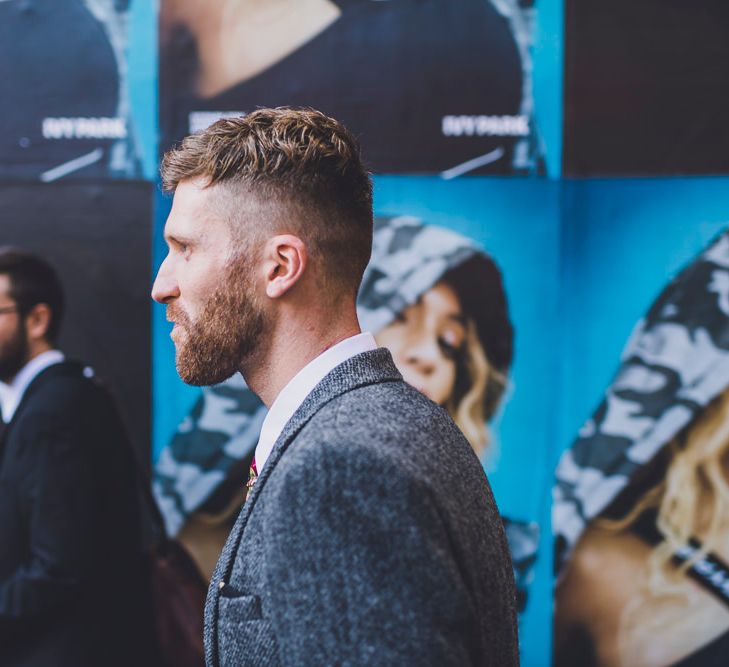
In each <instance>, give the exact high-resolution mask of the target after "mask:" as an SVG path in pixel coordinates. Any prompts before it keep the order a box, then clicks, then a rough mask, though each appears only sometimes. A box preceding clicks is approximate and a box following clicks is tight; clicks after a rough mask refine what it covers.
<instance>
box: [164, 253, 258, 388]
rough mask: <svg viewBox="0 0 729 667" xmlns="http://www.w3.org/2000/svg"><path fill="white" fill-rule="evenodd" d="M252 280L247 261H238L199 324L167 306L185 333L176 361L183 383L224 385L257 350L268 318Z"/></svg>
mask: <svg viewBox="0 0 729 667" xmlns="http://www.w3.org/2000/svg"><path fill="white" fill-rule="evenodd" d="M250 276H251V271H250V270H248V262H246V261H245V260H241V259H239V260H237V261H236V263H235V264H234V265H233V266H232V268H231V269H230V271H228V273H227V274H226V276H225V277H224V279H223V282H222V284H221V285H219V286H218V288H217V289H216V290H215V292H214V293H213V295H212V297H211V298H210V300H209V301H208V302H207V303H206V304H205V307H204V308H203V310H202V312H201V313H200V315H199V316H198V317H197V318H196V320H195V322H193V321H192V320H190V318H189V317H188V315H187V314H186V313H185V312H183V311H182V310H178V309H176V308H175V305H174V304H172V305H170V306H168V308H167V317H168V319H170V320H172V321H174V322H176V323H177V324H178V325H179V326H180V328H181V334H180V338H179V339H178V340H176V341H175V345H176V352H177V354H176V359H175V362H176V365H177V372H178V374H179V375H180V377H181V378H182V380H183V382H185V383H187V384H192V385H196V386H208V385H213V384H218V383H219V382H223V381H225V380H227V379H228V378H229V377H230V376H231V375H233V374H234V373H236V372H237V371H238V370H239V369H240V367H241V365H243V364H244V363H245V361H246V359H248V358H250V357H251V356H252V355H253V354H254V352H255V351H256V350H257V349H258V348H259V346H260V344H261V334H262V333H263V331H264V329H265V325H266V318H265V314H264V312H263V309H262V308H261V307H260V305H259V304H258V299H257V295H256V294H255V291H254V290H253V288H252V286H251V283H250Z"/></svg>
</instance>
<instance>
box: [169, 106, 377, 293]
mask: <svg viewBox="0 0 729 667" xmlns="http://www.w3.org/2000/svg"><path fill="white" fill-rule="evenodd" d="M160 171H161V175H162V185H163V188H164V190H165V191H166V192H174V191H175V189H176V188H177V186H178V185H179V183H180V182H182V181H184V180H188V179H202V181H203V183H204V186H205V187H210V186H222V187H221V189H222V190H224V191H227V192H228V193H229V194H230V197H229V198H228V199H229V201H228V202H227V203H223V204H222V205H223V206H224V207H225V208H227V210H228V211H233V212H235V211H236V210H240V207H237V206H236V199H238V198H240V197H243V196H245V197H247V198H248V199H250V198H251V197H252V198H253V199H254V200H255V202H256V205H257V206H258V207H259V209H262V210H263V211H264V217H266V218H268V220H267V221H266V220H264V221H263V222H264V223H265V222H268V223H270V224H271V225H272V226H274V227H276V226H279V227H280V226H281V225H282V224H283V225H284V228H281V229H278V230H276V231H293V232H294V233H297V235H300V236H301V238H302V240H303V241H304V242H305V243H307V246H308V247H309V251H310V252H311V253H312V254H313V255H314V256H316V257H317V258H318V259H319V260H320V262H319V263H320V265H321V266H322V273H323V275H324V277H325V284H326V285H327V287H331V288H334V289H336V288H337V287H339V289H341V290H345V291H346V292H347V293H348V294H352V293H353V294H354V295H355V296H356V293H357V290H358V289H359V285H360V282H361V280H362V274H363V272H364V269H365V266H366V265H367V262H368V261H369V259H370V253H371V251H372V182H371V180H370V177H369V174H368V172H367V170H366V169H365V167H364V165H363V164H362V160H361V156H360V147H359V142H358V141H357V139H356V138H355V137H354V135H353V134H352V133H351V132H350V131H349V130H347V128H345V127H344V126H343V125H342V124H341V123H339V122H338V121H336V120H334V119H333V118H330V117H328V116H326V115H324V114H323V113H321V112H319V111H315V110H314V109H293V108H284V107H282V108H276V109H258V110H256V111H254V112H252V113H250V114H247V115H246V116H243V117H240V118H226V119H222V120H219V121H217V122H215V123H213V124H212V125H211V126H210V127H208V128H207V129H206V130H203V131H202V132H199V133H196V134H193V135H191V136H188V137H186V138H185V139H183V140H182V142H181V143H180V145H179V146H177V147H175V148H173V149H172V150H170V151H169V152H168V153H166V154H165V156H164V158H163V160H162V166H161V168H160ZM238 201H242V200H241V199H238ZM228 217H230V218H232V219H231V222H232V224H233V225H234V234H235V235H236V236H237V237H238V238H242V237H243V236H246V235H250V234H252V233H253V232H254V231H255V230H254V229H253V228H252V226H251V225H252V224H261V222H262V221H261V220H255V222H254V221H248V223H247V222H246V221H245V220H244V219H241V217H244V216H240V215H235V214H232V215H231V216H228ZM243 227H245V229H242V228H243ZM286 228H288V229H286ZM241 232H242V233H241Z"/></svg>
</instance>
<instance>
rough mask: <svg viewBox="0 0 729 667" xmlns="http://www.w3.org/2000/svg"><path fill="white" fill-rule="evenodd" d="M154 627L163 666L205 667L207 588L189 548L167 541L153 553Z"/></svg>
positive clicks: (151, 572) (151, 559) (154, 548)
mask: <svg viewBox="0 0 729 667" xmlns="http://www.w3.org/2000/svg"><path fill="white" fill-rule="evenodd" d="M149 567H150V576H151V580H152V582H151V583H152V605H153V609H152V611H153V614H154V626H155V635H156V638H157V643H158V646H159V651H160V654H161V657H162V660H163V664H164V665H167V666H169V667H204V665H205V653H204V650H203V611H204V607H205V596H206V594H207V585H206V583H205V581H204V580H203V578H202V576H201V575H200V572H199V571H198V569H197V566H196V565H195V563H194V562H193V560H192V558H191V557H190V555H189V554H188V553H187V551H186V550H185V548H184V547H183V546H182V545H181V544H180V543H179V542H177V541H176V540H172V539H164V540H162V541H161V542H159V543H158V544H157V545H155V546H154V547H153V548H152V550H151V552H150V559H149Z"/></svg>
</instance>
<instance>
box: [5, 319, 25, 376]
mask: <svg viewBox="0 0 729 667" xmlns="http://www.w3.org/2000/svg"><path fill="white" fill-rule="evenodd" d="M19 319H20V318H19ZM28 354H29V350H28V340H27V337H26V335H25V322H23V320H22V319H20V321H19V322H18V326H17V328H16V329H15V333H14V334H13V335H12V337H11V338H10V339H9V340H8V341H6V342H5V343H4V344H3V345H2V347H0V382H5V383H6V384H9V383H10V382H12V380H13V378H14V377H15V376H16V375H17V374H18V372H19V371H20V369H21V368H23V366H25V364H26V363H27V362H28Z"/></svg>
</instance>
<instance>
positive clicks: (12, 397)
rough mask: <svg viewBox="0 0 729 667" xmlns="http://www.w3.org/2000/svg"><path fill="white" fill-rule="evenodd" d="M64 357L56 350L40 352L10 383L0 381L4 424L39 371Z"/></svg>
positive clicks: (0, 406) (7, 422)
mask: <svg viewBox="0 0 729 667" xmlns="http://www.w3.org/2000/svg"><path fill="white" fill-rule="evenodd" d="M64 358H65V357H64V356H63V352H59V351H58V350H48V351H47V352H41V354H39V355H38V356H37V357H34V358H33V359H31V360H30V361H29V362H28V363H27V364H25V366H23V368H21V369H20V371H19V373H18V374H17V375H16V376H15V377H14V378H13V381H12V382H11V383H10V384H5V383H4V382H0V408H2V414H3V421H4V422H5V423H6V424H9V423H10V420H11V419H12V418H13V415H14V414H15V411H16V410H17V409H18V406H19V405H20V401H21V400H23V394H25V390H26V389H27V388H28V386H29V385H30V383H31V382H33V380H35V379H36V377H37V376H38V375H39V374H40V373H41V371H44V370H45V369H46V368H48V367H49V366H53V365H54V364H60V363H61V362H62V361H63V360H64Z"/></svg>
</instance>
